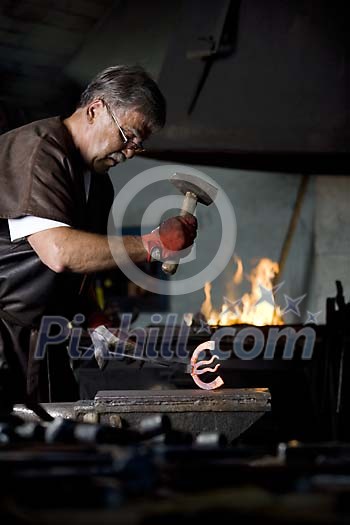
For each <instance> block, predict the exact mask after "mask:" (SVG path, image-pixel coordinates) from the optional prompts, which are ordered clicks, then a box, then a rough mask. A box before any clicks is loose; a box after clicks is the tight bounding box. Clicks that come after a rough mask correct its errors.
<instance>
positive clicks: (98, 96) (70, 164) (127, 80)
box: [0, 66, 196, 405]
mask: <svg viewBox="0 0 350 525" xmlns="http://www.w3.org/2000/svg"><path fill="white" fill-rule="evenodd" d="M164 123H165V101H164V98H163V96H162V94H161V93H160V91H159V89H158V87H157V85H156V84H155V82H154V81H153V80H152V79H151V78H150V77H149V76H148V75H147V74H146V72H145V71H144V70H143V69H142V68H139V67H128V66H115V67H110V68H108V69H106V70H104V71H102V72H101V73H99V74H98V75H97V76H96V77H95V78H94V79H93V80H92V82H91V83H90V84H89V85H88V87H87V88H86V90H85V91H84V92H83V94H82V96H81V99H80V102H79V105H78V107H77V109H76V111H75V112H74V113H73V114H72V115H71V116H70V117H68V118H66V119H65V120H63V119H61V118H60V117H54V118H50V119H45V120H41V121H37V122H33V123H31V124H28V125H26V126H23V127H21V128H18V129H15V130H12V131H10V132H8V133H6V134H4V135H2V136H0V179H1V192H0V370H1V369H2V370H3V374H2V375H3V379H2V380H1V375H0V405H1V395H2V403H3V404H5V405H6V402H7V401H6V399H5V397H6V396H7V397H10V398H11V400H15V401H16V402H18V401H23V400H24V398H25V396H29V397H30V398H36V399H40V397H41V400H45V398H46V399H47V384H46V383H47V379H46V377H45V376H44V375H43V374H42V370H41V371H40V367H39V365H41V368H42V362H40V361H37V360H35V359H33V352H34V349H35V342H36V335H37V330H38V327H39V326H40V321H41V319H42V316H43V315H61V316H65V317H67V318H69V319H72V318H73V316H74V315H75V314H76V313H77V312H80V311H81V310H82V304H81V298H82V296H83V295H84V292H83V288H84V287H83V279H82V277H83V275H82V274H91V272H95V271H103V270H108V269H112V268H115V267H116V262H115V259H114V257H113V255H112V253H111V250H110V246H109V242H108V238H107V236H106V223H107V217H108V213H109V209H110V206H111V203H112V196H113V189H112V185H111V182H110V180H109V178H108V177H107V176H106V174H107V172H108V170H109V169H110V168H111V167H113V166H115V165H117V164H119V163H121V162H123V161H125V160H127V159H131V158H132V157H133V156H134V155H135V154H137V153H138V152H141V151H143V143H142V142H143V141H144V140H146V139H147V138H148V137H149V136H150V135H151V133H153V132H155V131H157V130H158V129H160V128H161V127H162V126H163V125H164ZM195 236H196V220H195V218H194V217H193V216H190V215H188V216H186V217H173V218H171V219H169V220H167V221H165V222H164V223H163V224H162V225H161V226H160V227H159V228H158V229H157V230H155V231H154V232H151V233H150V234H148V235H144V236H143V238H141V237H135V236H128V237H123V238H117V237H114V238H113V239H112V240H111V243H112V248H113V249H112V251H113V253H114V255H117V257H116V260H118V257H122V256H123V255H122V254H123V253H124V251H123V250H121V249H120V248H121V246H122V243H124V246H125V248H126V251H127V253H128V256H129V257H130V259H131V260H132V261H134V262H135V263H142V262H144V261H146V260H150V257H151V254H152V250H154V249H156V251H157V252H158V253H159V251H160V252H161V253H162V258H163V259H166V258H170V257H171V255H172V252H173V251H177V250H182V249H185V248H188V247H189V246H191V245H192V243H193V240H194V238H195ZM84 313H85V312H84ZM59 366H61V365H57V368H55V375H56V376H59V375H60V369H59V368H58V367H59ZM65 366H66V365H65ZM66 369H67V366H66ZM62 370H63V369H62ZM4 371H5V372H6V373H5V372H4ZM9 372H10V373H9ZM64 373H65V372H62V377H61V379H62V382H63V377H64ZM4 377H6V378H7V384H6V385H5V386H4V382H5V379H4ZM1 382H2V385H3V386H2V388H3V394H1ZM9 391H11V392H10V393H9ZM5 392H6V394H5ZM40 392H41V394H40ZM61 395H62V399H66V400H67V399H68V397H69V394H68V391H67V390H63V392H62V393H61ZM56 400H57V399H56Z"/></svg>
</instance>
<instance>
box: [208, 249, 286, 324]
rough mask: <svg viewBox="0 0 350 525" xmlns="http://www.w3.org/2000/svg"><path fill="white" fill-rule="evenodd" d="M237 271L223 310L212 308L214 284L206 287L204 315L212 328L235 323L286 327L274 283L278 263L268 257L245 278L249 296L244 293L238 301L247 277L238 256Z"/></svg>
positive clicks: (236, 260) (236, 259)
mask: <svg viewBox="0 0 350 525" xmlns="http://www.w3.org/2000/svg"><path fill="white" fill-rule="evenodd" d="M235 262H236V264H237V270H236V272H235V274H234V276H233V278H232V282H231V283H229V285H228V287H227V288H228V291H227V297H224V303H223V305H222V306H221V311H217V310H215V309H214V308H213V305H212V301H211V283H209V282H207V283H206V284H205V286H204V293H205V300H204V302H203V304H202V306H201V313H202V314H203V315H204V316H205V318H206V320H207V323H208V324H209V325H216V326H223V325H226V326H227V325H232V324H252V325H256V326H263V325H281V324H284V320H283V317H282V312H281V308H280V307H279V306H277V305H276V304H275V299H274V292H275V291H276V289H274V287H273V281H274V278H275V276H276V275H277V274H278V271H279V267H278V263H277V262H274V261H271V260H270V259H268V258H263V259H260V261H259V262H258V264H257V266H256V267H255V268H253V270H252V272H251V274H250V275H249V276H247V277H246V279H247V280H248V281H250V283H251V291H250V293H245V294H244V295H243V296H242V297H241V298H240V299H238V298H237V297H238V294H237V285H239V284H241V283H242V281H243V277H244V272H243V264H242V261H241V259H240V258H239V257H236V258H235Z"/></svg>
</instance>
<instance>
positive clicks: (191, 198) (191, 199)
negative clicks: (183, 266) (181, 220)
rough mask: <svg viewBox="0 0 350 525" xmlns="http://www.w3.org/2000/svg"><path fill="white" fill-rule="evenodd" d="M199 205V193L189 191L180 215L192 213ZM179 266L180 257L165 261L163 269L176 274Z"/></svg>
mask: <svg viewBox="0 0 350 525" xmlns="http://www.w3.org/2000/svg"><path fill="white" fill-rule="evenodd" d="M196 206H197V195H196V194H195V193H192V191H188V192H186V194H185V198H184V201H183V204H182V209H181V211H180V215H181V216H183V215H186V214H187V213H191V214H192V215H193V214H194V212H195V209H196ZM178 266H179V259H177V260H173V261H165V262H163V264H162V270H163V272H164V273H167V274H169V275H174V273H175V272H176V270H177V267H178Z"/></svg>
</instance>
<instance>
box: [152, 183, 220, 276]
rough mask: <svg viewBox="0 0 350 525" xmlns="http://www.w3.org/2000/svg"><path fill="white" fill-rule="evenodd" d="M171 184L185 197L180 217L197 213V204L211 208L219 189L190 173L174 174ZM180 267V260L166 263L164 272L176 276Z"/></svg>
mask: <svg viewBox="0 0 350 525" xmlns="http://www.w3.org/2000/svg"><path fill="white" fill-rule="evenodd" d="M170 182H171V183H172V184H173V185H174V186H175V187H176V188H177V189H178V190H179V191H180V192H181V193H183V194H184V195H185V198H184V201H183V205H182V209H181V212H180V215H181V216H183V215H186V214H187V213H191V214H192V215H193V214H194V212H195V209H196V206H197V203H198V202H200V203H201V204H204V205H205V206H209V205H210V204H211V203H212V202H213V201H214V200H215V198H216V195H217V193H218V189H217V188H216V187H215V186H213V185H212V184H210V183H209V182H207V181H206V180H203V179H201V178H200V177H197V176H195V175H190V174H188V173H174V175H172V176H171V177H170ZM178 265H179V260H173V261H165V262H163V264H162V270H163V272H165V273H167V274H169V275H174V273H175V272H176V270H177V267H178Z"/></svg>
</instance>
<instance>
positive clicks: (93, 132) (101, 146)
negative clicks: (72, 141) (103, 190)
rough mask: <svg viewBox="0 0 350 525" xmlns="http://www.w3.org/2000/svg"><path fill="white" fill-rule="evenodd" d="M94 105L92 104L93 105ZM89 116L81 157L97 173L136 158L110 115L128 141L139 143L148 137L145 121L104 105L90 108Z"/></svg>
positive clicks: (139, 114)
mask: <svg viewBox="0 0 350 525" xmlns="http://www.w3.org/2000/svg"><path fill="white" fill-rule="evenodd" d="M94 104H95V103H94ZM91 107H92V113H91V115H92V116H91V119H90V121H89V126H88V133H87V135H86V137H85V144H84V151H82V154H83V157H84V158H85V160H86V162H87V164H88V165H89V166H90V168H91V169H92V170H93V171H95V172H96V173H106V172H108V170H109V169H110V168H112V167H113V166H115V165H116V164H119V163H120V162H124V161H125V160H126V159H131V158H132V157H133V156H134V155H135V150H133V149H132V148H131V147H130V145H128V144H127V145H125V141H124V139H123V136H122V133H121V131H120V130H119V128H118V125H117V123H116V122H115V120H114V119H113V117H112V115H111V112H113V116H114V118H115V119H118V120H117V122H118V124H119V126H120V127H121V128H122V131H123V132H124V133H125V135H126V137H127V138H128V139H133V141H134V142H135V143H140V142H141V141H142V140H144V139H146V138H147V137H148V135H149V132H148V129H147V125H146V120H145V117H144V116H143V115H142V114H141V113H139V112H137V111H135V110H125V111H123V112H122V111H120V110H119V111H118V112H117V111H115V110H113V109H112V108H110V109H109V108H108V107H107V106H106V105H105V104H104V103H103V101H98V102H97V103H96V104H95V106H94V107H93V105H91Z"/></svg>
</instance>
